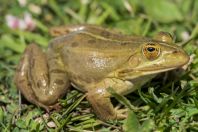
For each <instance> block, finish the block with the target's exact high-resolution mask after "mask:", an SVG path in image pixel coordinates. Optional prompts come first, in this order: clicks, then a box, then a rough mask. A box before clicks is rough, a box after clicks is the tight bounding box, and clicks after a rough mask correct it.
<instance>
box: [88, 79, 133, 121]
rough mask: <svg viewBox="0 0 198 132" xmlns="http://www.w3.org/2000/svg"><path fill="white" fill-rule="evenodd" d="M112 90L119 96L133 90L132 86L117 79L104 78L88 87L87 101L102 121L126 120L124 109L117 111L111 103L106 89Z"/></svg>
mask: <svg viewBox="0 0 198 132" xmlns="http://www.w3.org/2000/svg"><path fill="white" fill-rule="evenodd" d="M109 87H111V88H113V89H114V90H115V91H116V92H117V93H119V94H125V93H128V92H130V91H133V90H135V87H134V88H133V84H132V83H130V82H128V81H123V80H119V79H115V78H113V79H111V78H106V79H104V80H103V81H102V82H100V83H98V84H96V85H94V86H90V88H89V89H90V90H88V92H87V100H88V101H89V102H90V103H91V105H92V107H93V109H94V111H95V113H96V115H97V116H98V117H99V118H100V119H102V120H111V119H123V118H126V116H127V113H126V109H117V108H114V106H113V105H112V103H111V100H110V97H111V94H110V93H109V92H108V90H107V88H109Z"/></svg>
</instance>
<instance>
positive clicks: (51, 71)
mask: <svg viewBox="0 0 198 132" xmlns="http://www.w3.org/2000/svg"><path fill="white" fill-rule="evenodd" d="M50 73H65V71H63V70H60V69H52V70H50Z"/></svg>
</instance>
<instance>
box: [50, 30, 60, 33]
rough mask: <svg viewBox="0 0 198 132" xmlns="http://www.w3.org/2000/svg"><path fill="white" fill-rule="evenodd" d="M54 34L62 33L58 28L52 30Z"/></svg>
mask: <svg viewBox="0 0 198 132" xmlns="http://www.w3.org/2000/svg"><path fill="white" fill-rule="evenodd" d="M52 32H53V33H54V34H60V31H58V30H53V31H52Z"/></svg>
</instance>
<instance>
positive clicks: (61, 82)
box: [54, 79, 64, 85]
mask: <svg viewBox="0 0 198 132" xmlns="http://www.w3.org/2000/svg"><path fill="white" fill-rule="evenodd" d="M54 83H56V84H58V85H63V84H64V81H63V80H60V79H56V80H55V81H54Z"/></svg>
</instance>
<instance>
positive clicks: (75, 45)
mask: <svg viewBox="0 0 198 132" xmlns="http://www.w3.org/2000/svg"><path fill="white" fill-rule="evenodd" d="M78 45H79V43H78V42H73V43H72V44H71V46H72V47H77V46H78Z"/></svg>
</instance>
